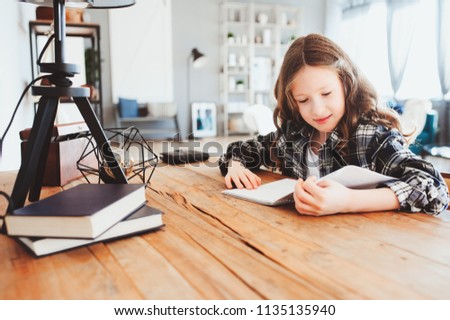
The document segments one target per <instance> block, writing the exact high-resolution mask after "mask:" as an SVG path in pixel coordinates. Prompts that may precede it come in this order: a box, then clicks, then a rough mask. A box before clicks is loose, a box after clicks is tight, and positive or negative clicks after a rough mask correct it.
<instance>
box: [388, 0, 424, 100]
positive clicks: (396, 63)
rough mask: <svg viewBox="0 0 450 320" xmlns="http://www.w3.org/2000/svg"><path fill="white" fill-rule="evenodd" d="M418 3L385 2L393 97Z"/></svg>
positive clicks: (399, 0) (405, 1) (404, 63)
mask: <svg viewBox="0 0 450 320" xmlns="http://www.w3.org/2000/svg"><path fill="white" fill-rule="evenodd" d="M418 3H419V1H417V0H388V1H387V2H386V6H387V19H386V23H387V25H386V26H387V39H388V44H387V45H388V61H389V73H390V76H391V85H392V90H393V91H394V97H395V95H396V93H397V91H398V89H399V88H400V85H401V83H402V79H403V74H404V72H405V68H406V63H407V61H408V55H409V51H410V47H411V42H412V39H413V35H414V26H415V21H416V18H417V8H418Z"/></svg>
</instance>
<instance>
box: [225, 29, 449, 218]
mask: <svg viewBox="0 0 450 320" xmlns="http://www.w3.org/2000/svg"><path fill="white" fill-rule="evenodd" d="M275 97H276V99H277V106H276V109H275V111H274V122H275V125H276V127H277V131H276V132H272V133H270V134H268V135H266V136H257V137H256V138H255V139H252V140H248V141H245V142H242V141H239V142H234V143H232V144H230V145H229V146H228V148H227V152H226V153H225V154H224V155H223V156H222V157H221V159H220V162H219V163H220V169H221V172H222V174H223V175H225V184H226V186H227V188H232V183H234V184H235V185H236V186H237V187H238V188H243V187H245V188H247V189H253V188H257V187H258V186H259V185H260V184H261V179H260V178H259V177H258V176H257V175H256V174H254V173H253V172H252V171H251V170H253V171H256V170H257V169H259V167H260V166H261V165H265V166H267V167H272V168H274V167H279V168H280V169H281V172H282V174H284V175H288V176H293V177H296V178H299V179H298V182H297V185H296V187H295V190H294V200H295V207H296V209H297V211H298V212H300V213H303V214H308V215H326V214H333V213H338V212H369V211H384V210H395V209H400V210H402V211H410V212H419V211H424V212H426V213H429V214H439V213H440V212H442V211H443V210H445V209H446V208H447V206H448V201H449V195H448V189H447V186H446V184H445V182H444V180H443V178H442V176H441V175H440V174H439V172H438V171H437V170H436V169H435V168H434V167H433V166H432V165H431V164H430V163H428V162H425V161H423V160H421V159H420V158H418V157H416V156H415V155H414V154H413V153H412V152H411V151H409V149H407V145H406V141H405V138H404V136H403V135H402V134H401V132H400V123H399V120H398V118H397V117H396V114H395V113H393V112H391V111H389V110H388V109H383V108H380V107H378V106H377V97H376V93H375V90H374V89H373V87H372V86H371V85H370V84H369V82H368V81H367V80H366V79H365V78H364V77H363V76H362V75H361V74H360V73H359V71H358V70H357V68H356V66H355V65H354V64H353V62H352V61H351V60H350V58H349V57H348V56H347V54H345V52H343V51H342V49H340V48H339V47H338V46H337V45H336V44H335V43H333V42H332V41H331V40H329V39H327V38H326V37H324V36H321V35H318V34H310V35H308V36H305V37H301V38H299V39H297V40H296V41H295V42H294V43H293V44H292V45H291V46H290V48H289V50H288V51H287V53H286V56H285V58H284V61H283V65H282V67H281V71H280V75H279V77H278V79H277V82H276V85H275ZM346 165H357V166H360V167H363V168H366V169H369V170H372V171H376V172H379V173H382V174H385V175H388V176H392V177H396V178H398V179H399V180H397V181H394V182H388V183H384V184H382V185H380V186H378V188H377V189H373V190H354V189H349V188H346V187H344V186H343V185H341V184H339V183H337V182H335V181H331V180H326V179H325V180H322V181H320V182H318V183H316V180H317V178H318V177H321V176H324V175H326V174H329V173H331V172H333V171H336V170H338V169H339V168H341V167H343V166H346Z"/></svg>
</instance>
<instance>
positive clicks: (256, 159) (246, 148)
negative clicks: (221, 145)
mask: <svg viewBox="0 0 450 320" xmlns="http://www.w3.org/2000/svg"><path fill="white" fill-rule="evenodd" d="M275 135H276V133H275V132H272V133H269V134H268V135H265V136H262V135H258V136H256V137H255V138H253V139H249V140H246V141H236V142H232V143H230V144H229V145H228V147H227V150H226V152H225V153H224V154H223V155H222V156H221V157H220V159H219V168H220V172H221V173H222V175H224V176H225V175H226V174H227V172H228V163H229V161H230V160H235V161H239V162H240V163H242V164H243V165H244V166H245V167H246V168H248V169H250V170H252V171H256V170H258V169H259V168H260V167H261V166H262V165H265V166H266V167H273V166H274V165H275V163H274V161H272V159H271V155H270V149H271V148H272V145H273V141H274V140H275Z"/></svg>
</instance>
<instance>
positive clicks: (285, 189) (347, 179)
mask: <svg viewBox="0 0 450 320" xmlns="http://www.w3.org/2000/svg"><path fill="white" fill-rule="evenodd" d="M325 179H330V180H334V181H336V182H339V183H341V184H342V185H344V186H346V187H348V188H352V189H372V188H375V187H376V186H377V185H379V184H380V183H383V182H387V181H392V180H396V178H393V177H389V176H386V175H383V174H380V173H377V172H374V171H371V170H368V169H364V168H361V167H357V166H345V167H343V168H341V169H339V170H337V171H335V172H332V173H330V174H328V175H326V176H324V177H322V178H320V179H318V180H317V182H319V181H322V180H325ZM296 183H297V180H295V179H289V178H285V179H281V180H278V181H274V182H270V183H266V184H263V185H261V186H259V187H258V188H256V189H252V190H247V189H230V190H224V191H222V193H223V194H226V195H229V196H232V197H235V198H240V199H244V200H248V201H252V202H256V203H260V204H264V205H267V206H279V205H284V204H288V203H292V202H293V201H294V199H293V197H292V193H293V192H294V187H295V184H296Z"/></svg>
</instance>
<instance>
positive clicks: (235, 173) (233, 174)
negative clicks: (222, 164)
mask: <svg viewBox="0 0 450 320" xmlns="http://www.w3.org/2000/svg"><path fill="white" fill-rule="evenodd" d="M232 183H234V184H235V185H236V187H237V188H238V189H243V188H246V189H249V190H251V189H256V188H258V186H260V185H261V178H260V177H258V176H257V175H256V174H254V173H253V172H251V171H250V170H248V169H246V168H245V167H244V166H243V165H242V164H241V163H240V162H239V161H230V164H229V167H228V173H227V175H226V176H225V185H226V186H227V188H228V189H232V188H233V184H232Z"/></svg>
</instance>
